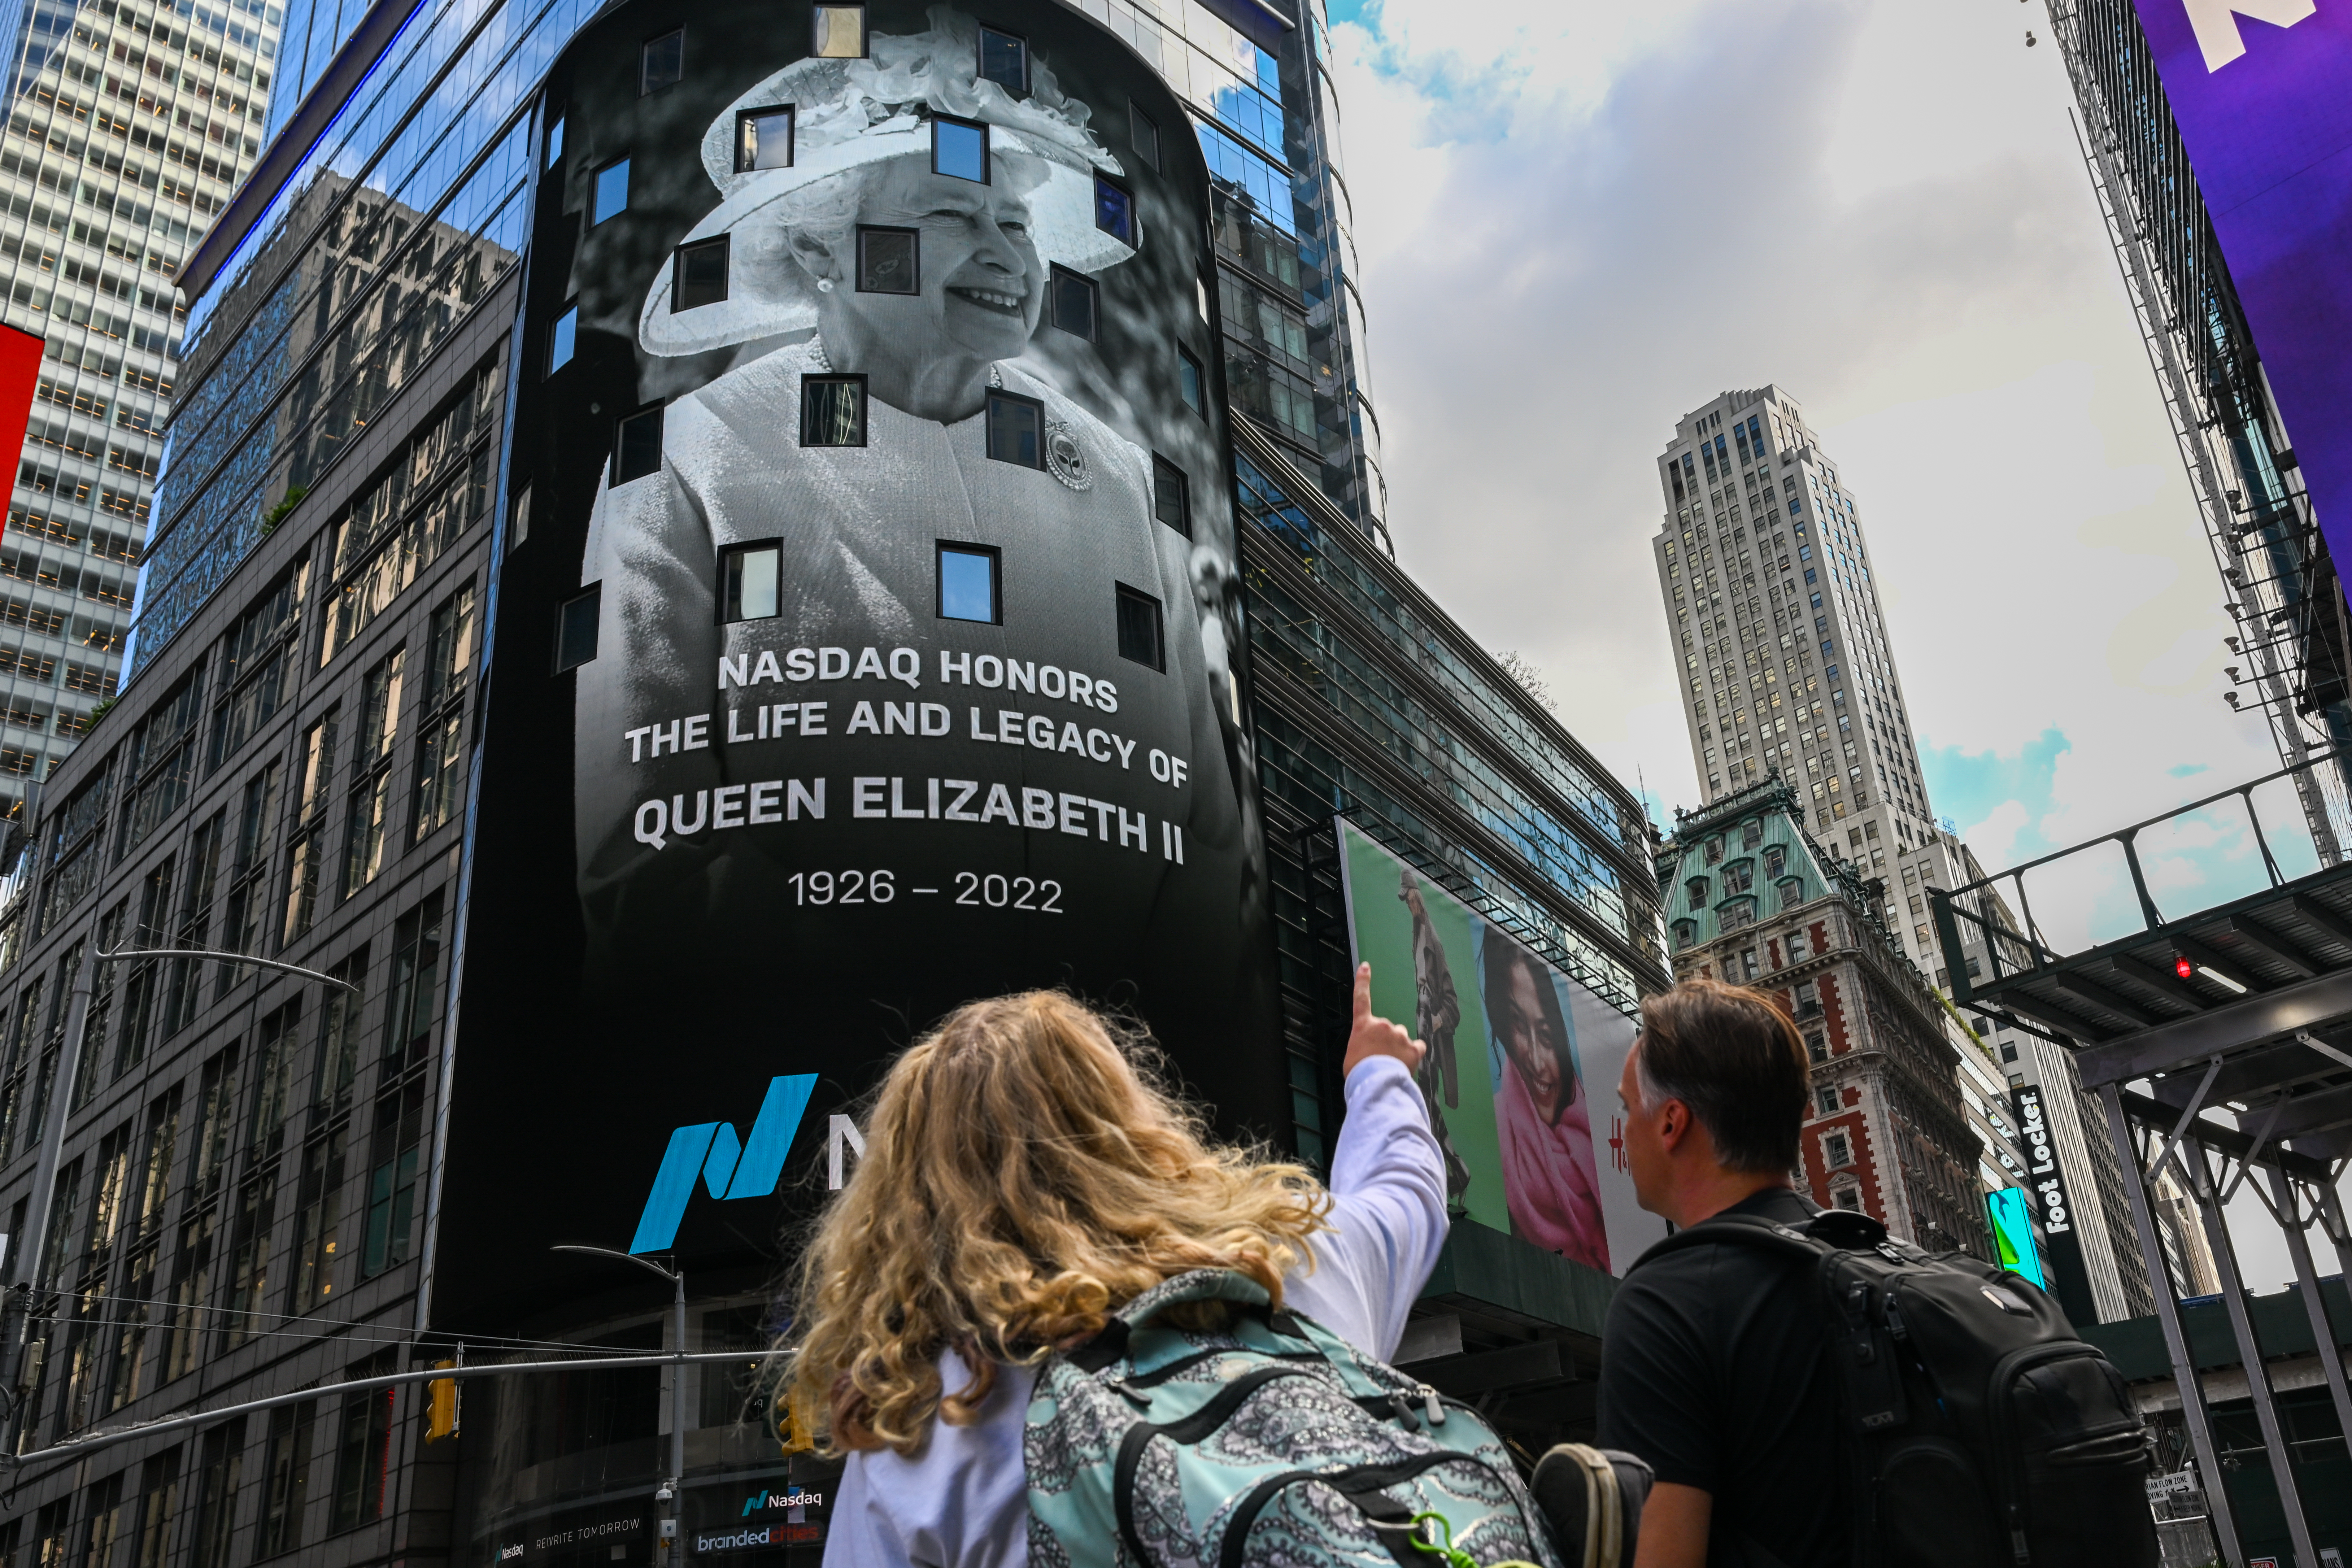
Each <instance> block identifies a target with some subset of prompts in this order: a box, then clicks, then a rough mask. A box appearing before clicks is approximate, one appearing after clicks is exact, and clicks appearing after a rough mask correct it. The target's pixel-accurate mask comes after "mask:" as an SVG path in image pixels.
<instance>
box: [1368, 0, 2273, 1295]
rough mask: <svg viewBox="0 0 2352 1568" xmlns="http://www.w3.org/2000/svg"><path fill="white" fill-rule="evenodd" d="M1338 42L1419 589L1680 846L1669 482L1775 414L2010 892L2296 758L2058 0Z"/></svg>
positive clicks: (1454, 17)
mask: <svg viewBox="0 0 2352 1568" xmlns="http://www.w3.org/2000/svg"><path fill="white" fill-rule="evenodd" d="M1331 17H1332V21H1333V24H1334V39H1333V42H1334V51H1335V54H1336V56H1337V58H1336V61H1335V66H1336V74H1337V77H1338V81H1339V92H1340V95H1341V108H1342V110H1343V121H1342V128H1341V136H1342V142H1343V155H1344V160H1345V173H1346V176H1347V181H1348V185H1349V192H1350V194H1351V195H1352V197H1353V200H1354V203H1355V216H1356V239H1357V244H1358V248H1359V254H1360V281H1361V283H1362V286H1363V291H1364V296H1365V301H1366V306H1367V316H1368V321H1367V325H1368V331H1369V332H1370V340H1371V342H1370V371H1371V382H1372V387H1373V393H1374V396H1375V400H1376V405H1377V406H1378V408H1379V409H1380V413H1381V426H1382V429H1383V432H1384V434H1385V437H1386V443H1387V455H1388V471H1389V483H1390V497H1391V510H1390V522H1391V528H1392V530H1393V531H1394V534H1395V538H1396V542H1397V553H1398V556H1399V558H1400V559H1401V560H1402V563H1404V564H1405V565H1406V566H1407V567H1408V568H1409V569H1410V570H1412V572H1413V573H1414V574H1415V575H1416V576H1418V577H1419V578H1420V579H1421V580H1422V581H1423V583H1424V584H1427V585H1428V586H1429V587H1430V589H1431V590H1432V591H1433V593H1434V594H1435V595H1437V597H1438V598H1439V599H1440V600H1441V601H1442V602H1443V603H1444V604H1445V605H1447V606H1448V607H1449V608H1450V609H1451V610H1452V611H1453V612H1454V614H1455V615H1456V616H1458V617H1459V618H1460V619H1461V620H1462V621H1463V622H1464V624H1465V626H1468V627H1469V628H1470V630H1471V631H1472V632H1473V633H1474V634H1475V635H1476V636H1477V637H1480V638H1482V639H1483V640H1484V641H1485V642H1486V644H1487V646H1489V647H1495V648H1516V649H1517V650H1519V651H1521V652H1522V653H1523V654H1524V655H1526V656H1527V657H1528V658H1530V659H1532V660H1533V661H1534V662H1535V663H1536V664H1537V665H1538V666H1539V667H1540V668H1541V669H1542V671H1543V672H1544V674H1545V676H1546V678H1547V679H1549V684H1550V686H1551V688H1552V689H1553V691H1554V692H1555V694H1556V695H1557V696H1558V698H1559V711H1560V716H1561V718H1562V719H1563V720H1564V721H1566V722H1567V724H1568V726H1569V728H1570V730H1572V731H1574V732H1575V733H1576V734H1577V735H1578V736H1579V737H1580V739H1582V740H1583V741H1584V742H1585V743H1586V744H1588V745H1589V746H1591V748H1592V749H1593V750H1594V751H1595V752H1597V753H1598V754H1599V755H1600V756H1601V759H1602V760H1603V761H1604V762H1605V763H1608V764H1609V765H1610V766H1611V767H1612V769H1613V770H1614V771H1616V772H1617V773H1619V774H1620V776H1622V778H1623V779H1624V780H1625V781H1626V782H1627V783H1628V784H1634V783H1636V782H1637V781H1638V782H1639V784H1641V785H1642V786H1643V788H1644V790H1645V793H1646V794H1647V795H1649V796H1650V797H1651V799H1652V801H1653V804H1654V806H1656V807H1659V808H1662V809H1661V811H1660V815H1661V816H1662V818H1663V817H1664V816H1666V815H1667V814H1668V813H1669V812H1670V810H1671V808H1672V807H1674V806H1676V805H1695V804H1696V802H1697V800H1698V788H1697V780H1696V776H1695V774H1694V773H1693V770H1692V765H1691V756H1690V750H1689V746H1688V743H1687V742H1686V740H1685V732H1684V729H1683V723H1682V719H1681V715H1680V710H1679V707H1678V706H1677V702H1676V696H1675V692H1676V687H1675V675H1674V671H1673V668H1672V664H1671V658H1670V654H1669V646H1668V645H1669V637H1668V633H1667V629H1666V618H1665V616H1664V611H1663V610H1662V609H1661V608H1660V605H1659V600H1658V595H1657V591H1656V579H1655V575H1654V572H1653V569H1652V567H1651V564H1650V559H1651V558H1650V541H1651V539H1652V538H1653V536H1654V534H1655V533H1656V532H1657V531H1658V528H1659V526H1660V521H1661V503H1660V498H1659V495H1658V491H1657V485H1656V480H1655V478H1654V474H1655V469H1654V459H1655V458H1656V455H1657V454H1658V452H1659V451H1660V450H1661V448H1662V447H1664V444H1665V442H1666V441H1667V439H1668V438H1669V437H1670V436H1671V435H1672V433H1673V430H1674V426H1675V420H1676V419H1677V418H1678V417H1679V416H1681V415H1682V414H1684V413H1685V412H1686V411H1688V410H1690V409H1692V408H1694V407H1696V406H1697V405H1700V404H1702V403H1704V402H1706V401H1707V400H1708V399H1710V398H1712V397H1713V396H1714V395H1716V394H1717V393H1718V392H1720V391H1723V390H1725V389H1727V388H1732V387H1754V386H1761V385H1764V384H1767V383H1777V384H1780V386H1781V387H1783V388H1784V389H1786V390H1787V391H1789V392H1790V393H1791V394H1792V395H1794V396H1795V397H1796V398H1797V399H1798V401H1799V402H1800V404H1801V405H1802V406H1803V408H1804V409H1805V411H1806V415H1807V417H1808V418H1809V420H1810V421H1811V424H1812V426H1814V428H1815V429H1816V431H1818V432H1819V434H1820V436H1821V437H1822V444H1823V446H1824V447H1825V448H1826V449H1827V451H1828V453H1829V454H1830V456H1831V457H1832V458H1833V460H1835V462H1836V463H1837V464H1838V466H1839V468H1840V469H1841V471H1842V473H1843V477H1844V478H1845V479H1846V481H1847V482H1848V484H1849V485H1850V487H1851V488H1852V489H1853V492H1854V494H1855V495H1856V497H1857V498H1858V499H1859V500H1860V502H1861V516H1862V521H1863V526H1864V531H1865V533H1866V535H1867V537H1868V539H1869V541H1870V547H1871V552H1872V554H1873V555H1874V558H1875V560H1876V563H1877V566H1878V578H1879V583H1880V585H1881V588H1882V591H1883V592H1884V595H1885V604H1886V613H1887V620H1888V625H1889V629H1890V632H1891V637H1892V642H1893V645H1894V648H1895V658H1896V660H1897V662H1898V664H1899V665H1900V668H1901V669H1902V673H1903V680H1904V685H1905V687H1906V691H1907V694H1908V697H1909V700H1910V705H1911V711H1912V718H1913V723H1914V727H1915V729H1916V731H1917V733H1918V735H1919V738H1920V740H1921V742H1922V745H1923V748H1924V752H1925V755H1924V757H1923V759H1922V761H1923V764H1924V766H1925V768H1926V771H1927V785H1928V790H1929V794H1930V795H1931V798H1932V799H1933V801H1934V803H1935V807H1936V810H1937V814H1938V815H1940V816H1946V817H1948V818H1949V819H1951V820H1952V821H1953V822H1954V823H1955V824H1956V825H1957V826H1958V828H1959V830H1960V831H1961V833H1962V834H1963V835H1964V836H1965V837H1967V838H1968V840H1969V843H1970V844H1971V845H1972V846H1973V847H1974V848H1975V849H1976V851H1977V853H1978V855H1979V857H1981V858H1983V859H1984V860H1985V862H1986V863H1987V864H1988V865H1989V866H1993V867H1999V866H2002V865H2007V864H2011V863H2014V862H2016V861H2019V860H2024V859H2030V858H2033V857H2034V856H2035V855H2038V854H2041V853H2044V852H2046V851H2047V850H2049V849H2051V848H2055V847H2061V846H2063V845H2066V844H2070V843H2074V842H2077V841H2080V840H2082V839H2084V838H2087V837H2092V836H2094V835H2096V834H2099V833H2103V832H2105V831H2107V830H2109V829H2112V828H2115V827H2118V826H2124V825H2126V824H2127V823H2130V822H2133V821H2136V820H2138V819H2140V818H2143V817H2145V816H2149V815H2152V814H2154V813H2156V812H2158V811H2162V810H2164V809H2166V808H2167V807H2168V806H2171V805H2177V804H2179V803H2180V802H2183V801H2185V800H2189V799H2191V798H2195V797H2197V796H2199V795H2204V794H2207V793H2210V791H2212V790H2214V789H2217V788H2221V787H2225V786H2226V785H2227V784H2233V783H2236V782H2238V781H2240V780H2242V779H2245V778H2249V777H2252V776H2254V775H2256V774H2259V773H2264V772H2267V771H2270V770H2271V769H2273V768H2275V767H2276V766H2277V765H2278V764H2277V762H2276V753H2275V752H2273V749H2272V746H2271V742H2270V740H2269V737H2268V736H2267V734H2266V733H2265V732H2264V731H2263V728H2262V726H2261V723H2260V721H2258V720H2256V719H2253V718H2251V717H2247V718H2241V717H2239V716H2237V715H2235V714H2233V713H2231V710H2229V709H2228V707H2227V706H2226V705H2225V704H2224V703H2223V702H2222V700H2221V692H2222V690H2223V689H2225V688H2226V686H2227V681H2226V679H2225V678H2224V677H2223V675H2222V674H2221V668H2222V666H2223V665H2224V664H2226V663H2230V662H2233V660H2232V659H2231V656H2229V655H2228V654H2227V653H2226V651H2225V650H2224V648H2223V647H2222V646H2221V637H2222V635H2223V634H2224V633H2225V632H2227V631H2229V630H2231V626H2230V624H2229V621H2228V618H2227V616H2225V615H2224V613H2223V611H2222V608H2221V598H2222V595H2221V584H2220V583H2219V581H2218V580H2217V578H2216V575H2215V572H2214V567H2213V563H2212V558H2211V556H2210V553H2209V552H2208V549H2207V546H2206V543H2205V540H2204V536H2203V533H2202V531H2201V530H2200V525H2199V522H2198V519H2197V515H2196V511H2195V509H2194V505H2193V503H2192V501H2191V500H2190V498H2189V489H2188V485H2187V481H2186V479H2184V477H2183V475H2182V471H2181V465H2180V460H2179V457H2178V455H2177V449H2176V448H2175V447H2174V445H2173V441H2172V437H2171V435H2170V432H2169V430H2168V427H2167V425H2166V422H2165V416H2164V412H2163V408H2162V405H2161V404H2160V403H2159V401H2158V395H2157V390H2156V384H2155V380H2154V377H2153V376H2152V374H2150V372H2149V368H2148V364H2147V356H2146V353H2145V352H2144V350H2143V349H2142V347H2141V344H2140V341H2139V337H2138V334H2137V330H2136V328H2135V326H2134V324H2133V320H2132V316H2131V312H2130V310H2129V307H2128V305H2127V303H2126V298H2125V295H2124V292H2123V288H2122V285H2121V283H2120V281H2119V279H2118V278H2117V275H2116V262H2115V258H2114V256H2113V254H2112V252H2111V251H2110V250H2109V248H2108V247H2107V245H2106V241H2105V230H2104V227H2103V226H2102V224H2101V222H2100V218H2099V215H2098V211H2097V207H2096V205H2095V201H2094V198H2093V195H2092V192H2091V188H2090V184H2089V179H2088V177H2087V175H2086V174H2085V173H2084V167H2083V163H2082V160H2081V157H2080V155H2079V153H2078V152H2077V149H2076V144H2075V142H2074V133H2073V131H2072V129H2071V128H2070V125H2069V123H2068V119H2067V109H2068V106H2069V104H2070V102H2071V95H2070V94H2069V92H2068V89H2067V86H2066V79H2065V72H2064V67H2063V62H2062V61H2061V59H2060V58H2059V55H2058V52H2057V50H2056V48H2055V47H2053V45H2052V43H2051V42H2050V38H2049V29H2048V26H2047V22H2046V19H2045V18H2044V16H2043V15H2042V5H2041V0H2027V3H2025V4H2020V5H1999V4H1990V3H1986V4H1978V5H1966V6H1957V5H1919V4H1917V3H1916V0H1643V4H1640V5H1632V4H1622V3H1617V4H1601V3H1598V0H1579V3H1576V4H1562V3H1560V0H1481V3H1480V4H1478V5H1475V6H1466V5H1464V4H1463V0H1331ZM1465 18H1470V19H1471V20H1469V21H1466V22H1465ZM2029 29H2031V30H2032V31H2033V32H2034V33H2037V34H2039V35H2040V36H2041V42H2040V44H2039V46H2038V47H2027V45H2026V41H2025V40H2026V35H2027V33H2028V31H2029ZM2224 837H2226V835H2225V836H2224ZM2240 848H2241V849H2242V848H2243V846H2242V845H2241V846H2240ZM2189 879H2191V880H2193V879H2194V873H2190V874H2189ZM2196 901H2198V902H2202V901H2204V900H2196ZM2037 912H2039V906H2038V905H2037ZM2249 1217H2251V1216H2249ZM2237 1228H2238V1229H2239V1231H2240V1234H2241V1235H2242V1236H2244V1235H2245V1234H2246V1232H2247V1230H2248V1228H2249V1226H2247V1225H2246V1224H2245V1223H2243V1222H2242V1223H2241V1224H2240V1226H2238V1227H2237ZM2263 1250H2265V1251H2267V1250H2269V1249H2263ZM2253 1251H2254V1249H2253V1248H2252V1247H2249V1254H2250V1255H2249V1257H2248V1258H2247V1259H2246V1262H2247V1271H2248V1274H2249V1276H2250V1278H2259V1277H2262V1276H2265V1275H2267V1276H2270V1277H2271V1278H2273V1279H2275V1277H2276V1275H2277V1272H2278V1270H2280V1269H2282V1268H2284V1259H2283V1257H2282V1258H2280V1259H2279V1260H2277V1261H2276V1262H2270V1261H2268V1260H2265V1259H2258V1258H2256V1257H2255V1256H2253V1255H2252V1254H2253ZM2265 1282H2268V1281H2267V1280H2266V1281H2265Z"/></svg>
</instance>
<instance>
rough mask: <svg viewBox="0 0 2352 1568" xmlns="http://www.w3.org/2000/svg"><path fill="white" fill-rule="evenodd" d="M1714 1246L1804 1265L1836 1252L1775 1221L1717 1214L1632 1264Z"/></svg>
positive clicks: (1826, 1243) (1743, 1215) (1745, 1215)
mask: <svg viewBox="0 0 2352 1568" xmlns="http://www.w3.org/2000/svg"><path fill="white" fill-rule="evenodd" d="M1718 1244H1728V1245H1731V1246H1738V1247H1759V1248H1761V1249H1763V1250H1764V1251H1767V1252H1778V1253H1781V1254H1783V1255H1784V1256H1786V1257H1789V1258H1798V1259H1801V1260H1803V1261H1805V1262H1808V1263H1815V1262H1819V1261H1820V1260H1821V1258H1822V1257H1823V1256H1824V1255H1825V1254H1827V1253H1830V1252H1832V1251H1835V1250H1837V1248H1836V1247H1835V1246H1834V1244H1832V1243H1830V1242H1827V1241H1823V1240H1822V1239H1821V1238H1819V1237H1814V1236H1812V1235H1811V1234H1809V1233H1808V1232H1806V1231H1802V1230H1799V1229H1798V1228H1797V1227H1796V1226H1789V1225H1782V1224H1780V1222H1779V1221H1777V1220H1769V1219H1764V1218H1761V1217H1760V1216H1759V1215H1748V1214H1720V1215H1716V1216H1715V1217H1714V1218H1712V1219H1706V1220H1701V1221H1700V1222H1699V1223H1698V1224H1696V1225H1695V1226H1689V1227H1688V1228H1687V1229H1684V1230H1678V1231H1676V1232H1675V1233H1674V1234H1673V1235H1672V1236H1670V1237H1666V1238H1665V1239H1664V1241H1660V1242H1656V1243H1654V1244H1653V1245H1652V1246H1651V1247H1650V1248H1649V1250H1647V1251H1645V1252H1643V1254H1642V1256H1641V1257H1639V1258H1635V1259H1634V1260H1633V1268H1641V1267H1642V1265H1643V1264H1644V1263H1648V1262H1650V1261H1652V1260H1653V1259H1654V1258H1664V1257H1665V1256H1666V1255H1667V1254H1669V1253H1675V1252H1687V1251H1689V1250H1690V1249H1691V1248H1692V1247H1714V1246H1717V1245H1718ZM1633 1268H1629V1269H1627V1270H1626V1273H1627V1274H1629V1275H1630V1274H1632V1273H1633Z"/></svg>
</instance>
